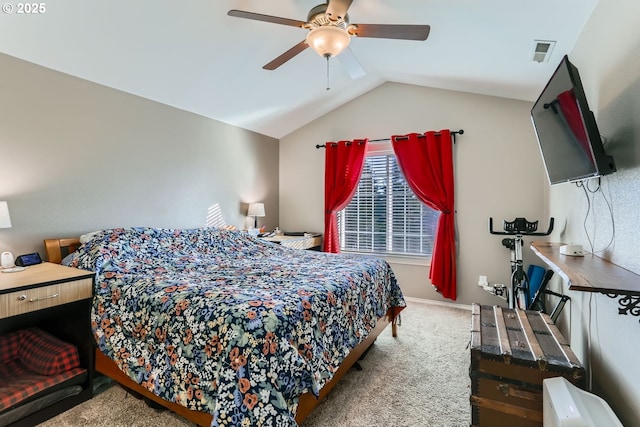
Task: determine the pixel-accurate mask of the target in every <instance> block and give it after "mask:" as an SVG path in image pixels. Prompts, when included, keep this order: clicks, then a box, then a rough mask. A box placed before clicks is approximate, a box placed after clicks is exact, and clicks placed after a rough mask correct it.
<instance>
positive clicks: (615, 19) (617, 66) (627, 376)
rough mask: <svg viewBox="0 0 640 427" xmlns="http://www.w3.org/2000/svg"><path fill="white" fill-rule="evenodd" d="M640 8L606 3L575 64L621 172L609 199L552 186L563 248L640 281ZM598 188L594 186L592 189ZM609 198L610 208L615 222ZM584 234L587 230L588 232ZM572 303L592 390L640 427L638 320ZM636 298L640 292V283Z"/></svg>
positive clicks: (603, 306) (569, 328) (573, 337)
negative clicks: (593, 256) (592, 255)
mask: <svg viewBox="0 0 640 427" xmlns="http://www.w3.org/2000/svg"><path fill="white" fill-rule="evenodd" d="M639 17H640V3H639V2H637V1H635V0H601V1H600V2H599V3H598V5H597V7H596V8H595V10H594V12H593V14H592V16H591V19H590V20H589V22H588V23H587V25H586V26H585V28H584V30H583V33H582V35H581V36H580V38H579V40H578V43H577V44H576V46H575V48H574V49H573V51H572V52H571V53H570V55H569V59H570V60H571V61H572V62H573V63H574V64H575V65H576V66H577V67H578V69H579V71H580V76H581V79H582V83H583V85H584V88H585V91H586V93H587V98H588V101H589V106H590V107H591V109H592V110H593V111H594V114H595V115H596V119H597V122H598V126H599V128H600V133H601V134H602V135H603V136H605V138H606V139H607V141H608V142H607V145H606V146H605V150H606V151H607V153H608V154H610V155H612V156H613V157H614V159H615V161H616V164H617V167H618V172H616V173H615V174H613V175H610V176H607V177H604V178H603V179H602V188H603V191H602V192H600V193H596V194H592V195H590V198H589V200H591V203H592V212H591V213H590V215H589V216H588V217H587V219H586V222H585V216H586V213H587V204H588V199H587V196H585V194H584V192H583V191H582V190H581V189H579V188H577V187H575V186H574V185H573V184H561V185H558V186H553V187H551V189H550V192H549V208H550V212H551V214H552V215H554V216H556V217H558V218H565V219H566V224H567V225H566V230H565V231H564V233H560V232H558V233H556V234H555V235H554V236H553V237H554V239H555V240H556V241H564V242H572V243H579V244H582V245H583V246H584V247H585V248H586V249H587V250H590V243H589V238H588V237H587V232H588V236H589V237H590V238H591V240H592V241H594V246H595V250H596V251H600V250H602V249H604V248H605V247H607V244H608V242H609V241H610V238H611V236H612V230H614V229H615V236H614V237H615V238H614V242H613V245H612V246H610V247H609V248H608V249H607V250H606V251H603V252H599V255H600V256H602V257H604V258H607V259H610V260H611V261H612V262H614V263H616V264H618V265H620V266H622V267H624V268H626V269H628V270H631V271H633V272H635V273H637V274H640V249H638V248H639V246H638V236H640V231H639V230H640V228H639V224H640V197H639V195H640V26H638V18H639ZM590 185H591V188H595V187H596V185H595V183H591V184H590ZM603 195H604V196H606V197H607V200H608V201H609V203H610V204H611V207H612V209H613V217H612V216H611V214H610V211H609V207H608V206H607V203H606V202H605V201H604V198H603ZM585 227H586V230H587V231H585ZM555 286H556V289H562V290H563V292H565V293H566V294H567V295H569V296H570V297H571V302H570V304H568V305H567V308H565V311H564V313H563V314H564V316H563V318H562V319H561V320H560V322H559V323H560V326H561V329H562V330H563V332H564V334H565V336H567V337H568V338H570V343H571V347H572V349H573V350H574V351H575V352H576V354H578V356H579V357H580V359H581V360H582V361H583V362H584V363H585V364H587V365H590V367H591V373H592V379H593V390H594V391H595V392H596V393H598V394H600V395H601V396H603V397H604V398H605V399H606V400H607V401H608V403H609V404H610V405H611V406H612V407H613V409H614V411H615V412H616V413H617V415H618V417H619V418H620V419H621V421H622V422H623V423H624V425H625V426H629V427H631V426H638V425H640V364H639V363H638V354H639V353H640V324H639V323H638V317H633V316H622V315H619V314H618V307H619V305H618V299H611V298H609V297H607V296H605V295H601V294H588V293H582V292H572V291H568V290H566V285H565V284H563V283H555ZM637 290H638V291H639V292H640V276H638V283H637Z"/></svg>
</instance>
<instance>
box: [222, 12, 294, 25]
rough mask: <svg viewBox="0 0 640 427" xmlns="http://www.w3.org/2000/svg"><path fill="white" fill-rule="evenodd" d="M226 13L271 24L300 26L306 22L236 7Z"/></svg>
mask: <svg viewBox="0 0 640 427" xmlns="http://www.w3.org/2000/svg"><path fill="white" fill-rule="evenodd" d="M227 15H229V16H234V17H236V18H245V19H253V20H255V21H263V22H271V23H273V24H281V25H289V26H292V27H300V28H302V27H303V26H304V25H305V24H306V22H304V21H298V20H296V19H289V18H281V17H279V16H271V15H263V14H261V13H254V12H245V11H244V10H236V9H231V10H230V11H229V12H227Z"/></svg>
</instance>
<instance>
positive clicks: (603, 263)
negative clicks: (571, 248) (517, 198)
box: [531, 241, 640, 296]
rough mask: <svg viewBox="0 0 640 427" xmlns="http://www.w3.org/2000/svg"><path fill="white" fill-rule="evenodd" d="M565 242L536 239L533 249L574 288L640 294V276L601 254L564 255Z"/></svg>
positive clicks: (587, 290) (619, 293) (532, 245)
mask: <svg viewBox="0 0 640 427" xmlns="http://www.w3.org/2000/svg"><path fill="white" fill-rule="evenodd" d="M562 245H563V243H550V242H537V241H536V242H532V243H531V249H532V250H533V252H534V253H535V254H536V255H537V256H538V257H540V259H542V260H543V261H544V262H545V263H546V264H547V265H548V266H549V267H550V268H551V269H552V270H553V271H554V272H555V273H557V274H558V275H560V277H562V278H563V279H564V280H565V281H566V282H567V285H568V286H569V289H570V290H572V291H585V292H601V293H605V294H616V295H634V296H640V275H638V274H636V273H633V272H632V271H629V270H626V269H624V268H622V267H620V266H617V265H615V264H613V263H612V262H610V261H607V260H606V259H603V258H600V257H599V256H597V255H592V254H586V255H585V256H582V257H576V256H570V255H562V254H560V246H562Z"/></svg>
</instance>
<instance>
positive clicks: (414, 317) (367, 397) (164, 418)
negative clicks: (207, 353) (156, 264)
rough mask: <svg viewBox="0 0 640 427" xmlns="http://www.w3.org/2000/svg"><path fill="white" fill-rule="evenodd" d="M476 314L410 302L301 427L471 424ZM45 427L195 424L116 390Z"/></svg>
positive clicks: (448, 426) (456, 426)
mask: <svg viewBox="0 0 640 427" xmlns="http://www.w3.org/2000/svg"><path fill="white" fill-rule="evenodd" d="M470 319H471V313H470V312H469V311H466V310H460V309H457V308H451V307H449V306H441V305H435V304H427V303H421V302H415V301H409V302H408V307H407V309H405V310H404V311H403V312H402V325H401V327H400V328H398V329H399V332H398V337H397V338H395V339H394V338H393V337H391V330H390V328H387V330H385V331H384V332H383V333H382V334H381V335H380V337H378V339H377V340H376V342H375V344H374V346H373V347H372V348H371V350H370V351H369V353H368V354H367V356H366V357H365V359H364V360H362V361H361V362H360V364H361V366H362V368H363V369H362V370H361V371H358V370H356V369H351V371H349V373H348V374H347V375H346V376H345V377H344V378H343V380H342V381H341V382H340V383H339V384H338V385H337V386H336V388H335V389H334V390H333V391H332V392H331V393H330V395H329V396H328V398H327V399H326V401H325V402H323V403H322V404H321V405H319V406H318V407H317V408H316V409H315V410H314V412H313V413H312V414H311V415H310V417H309V418H308V419H307V420H306V421H305V422H304V424H302V426H301V427H364V426H373V427H377V426H380V427H401V426H402V427H405V426H406V427H468V426H469V424H470V421H471V416H470V414H471V412H470V406H469V360H470V355H469V350H468V349H467V348H466V347H467V343H468V342H469V338H470V332H469V330H470V322H471V320H470ZM41 425H42V426H46V427H61V426H96V427H97V426H105V427H106V426H109V427H117V426H137V427H157V426H164V427H169V426H193V424H191V423H189V422H188V421H186V420H184V419H183V418H181V417H179V416H177V415H174V414H172V413H170V412H168V411H157V410H155V409H151V408H149V407H148V406H146V405H145V404H144V402H142V401H140V400H138V399H136V398H134V397H133V396H131V395H130V394H128V393H126V392H125V391H124V390H123V389H121V388H120V387H119V386H112V387H110V388H108V389H107V390H105V391H103V392H101V393H100V394H98V395H97V396H95V397H94V398H93V399H91V400H90V401H88V402H85V403H83V404H81V405H78V406H76V407H75V408H73V409H71V410H69V411H67V412H65V413H63V414H60V415H58V416H57V417H55V418H52V419H51V420H49V421H47V422H46V423H44V424H41Z"/></svg>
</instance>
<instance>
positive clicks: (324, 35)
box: [307, 25, 351, 57]
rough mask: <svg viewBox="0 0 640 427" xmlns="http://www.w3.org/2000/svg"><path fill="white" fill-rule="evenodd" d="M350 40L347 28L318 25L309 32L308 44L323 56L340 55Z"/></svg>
mask: <svg viewBox="0 0 640 427" xmlns="http://www.w3.org/2000/svg"><path fill="white" fill-rule="evenodd" d="M350 41H351V36H350V35H349V33H347V31H346V30H344V29H342V28H338V27H334V26H331V25H329V26H322V27H316V28H314V29H313V30H311V31H309V34H307V44H308V45H309V46H311V47H312V48H313V49H314V50H315V51H316V52H318V55H320V56H323V57H330V56H336V55H338V54H339V53H340V52H342V51H343V50H344V48H346V47H347V46H349V42H350Z"/></svg>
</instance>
